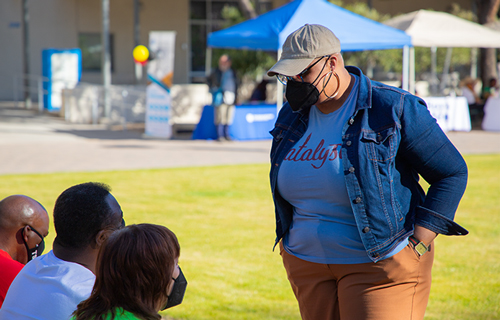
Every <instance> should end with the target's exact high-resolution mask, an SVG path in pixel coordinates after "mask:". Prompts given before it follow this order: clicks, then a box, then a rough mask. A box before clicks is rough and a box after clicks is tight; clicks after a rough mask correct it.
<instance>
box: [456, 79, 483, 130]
mask: <svg viewBox="0 0 500 320" xmlns="http://www.w3.org/2000/svg"><path fill="white" fill-rule="evenodd" d="M477 83H478V79H472V78H471V77H466V78H465V79H464V80H462V81H461V83H460V90H461V91H462V96H464V97H465V98H466V99H467V103H468V104H469V113H470V119H471V124H472V126H473V127H475V126H477V125H478V124H480V123H481V121H482V119H483V115H484V112H483V107H484V103H483V101H482V100H481V99H480V98H479V96H478V95H477V93H476V90H475V87H476V84H477Z"/></svg>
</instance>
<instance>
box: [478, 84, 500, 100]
mask: <svg viewBox="0 0 500 320" xmlns="http://www.w3.org/2000/svg"><path fill="white" fill-rule="evenodd" d="M498 89H499V86H498V83H497V79H496V78H491V79H490V81H489V82H488V85H487V86H484V87H483V97H482V98H483V100H484V101H486V100H487V99H488V98H489V97H493V98H497V97H498Z"/></svg>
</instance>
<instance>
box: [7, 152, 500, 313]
mask: <svg viewBox="0 0 500 320" xmlns="http://www.w3.org/2000/svg"><path fill="white" fill-rule="evenodd" d="M466 160H467V162H468V164H469V170H470V178H469V186H468V189H467V192H466V195H465V196H464V199H463V201H462V203H461V205H460V208H459V211H458V213H457V217H456V220H457V222H459V223H460V224H462V225H463V226H464V227H466V228H467V229H468V230H469V231H470V232H471V234H470V235H468V236H467V237H454V238H447V237H439V238H438V239H437V243H436V262H435V267H434V272H433V275H434V282H433V288H432V293H431V299H430V302H429V307H428V311H427V317H426V319H440V320H443V319H481V320H484V319H499V318H500V308H499V301H500V248H499V246H498V239H499V236H500V227H499V225H500V214H499V213H500V212H499V208H500V155H481V156H467V157H466ZM268 169H269V166H268V165H237V166H216V167H199V168H182V169H162V170H135V171H111V172H95V173H61V174H39V175H33V174H30V175H6V176H0V198H3V197H5V196H7V195H10V194H15V193H21V194H26V195H29V196H32V197H34V198H35V199H37V200H39V201H40V202H41V203H42V204H43V205H45V207H46V208H47V210H48V211H49V213H50V215H51V213H52V209H53V206H54V202H55V199H56V198H57V196H58V195H59V194H60V193H61V192H62V191H63V190H64V189H66V188H67V187H69V186H71V185H74V184H77V183H81V182H86V181H101V182H105V183H108V184H109V185H110V186H111V187H112V189H113V190H112V193H113V194H114V195H115V197H116V198H117V200H118V202H119V203H120V204H121V206H122V209H123V211H124V216H125V220H126V222H127V224H132V223H140V222H149V223H157V224H162V225H165V226H167V227H169V228H170V229H172V230H173V231H174V232H175V233H176V234H177V236H178V237H179V241H180V244H181V258H180V265H181V267H182V269H183V271H184V274H185V275H186V278H187V279H188V282H189V285H188V291H187V293H186V296H185V299H184V302H183V304H182V305H181V306H179V307H176V308H173V309H171V310H170V311H168V312H167V313H165V316H166V317H173V318H175V319H231V320H233V319H259V320H261V319H300V316H299V312H298V308H297V304H296V301H295V298H294V296H293V293H292V291H291V289H290V285H289V283H288V280H287V279H286V274H285V271H284V269H283V267H282V263H281V258H280V256H279V253H278V252H277V251H275V252H273V251H272V248H273V244H274V237H275V236H274V209H273V205H272V199H271V194H270V190H269V185H268ZM54 236H55V231H54V228H53V226H51V228H50V234H49V237H48V238H47V240H46V241H47V247H48V249H50V247H51V243H52V241H53V239H54ZM48 249H47V251H48Z"/></svg>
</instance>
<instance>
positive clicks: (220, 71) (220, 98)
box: [207, 54, 237, 140]
mask: <svg viewBox="0 0 500 320" xmlns="http://www.w3.org/2000/svg"><path fill="white" fill-rule="evenodd" d="M231 65H232V62H231V58H230V57H229V56H228V55H227V54H224V55H222V56H221V57H220V58H219V65H218V68H217V69H215V70H214V71H213V72H212V74H210V76H209V77H208V79H207V81H208V86H209V88H210V92H211V93H212V106H213V107H214V124H215V127H216V129H217V136H218V139H219V140H222V139H224V138H225V139H227V140H229V139H230V137H229V125H230V124H231V123H232V121H233V116H234V105H235V103H236V92H237V78H236V72H235V71H234V70H233V69H232V68H231Z"/></svg>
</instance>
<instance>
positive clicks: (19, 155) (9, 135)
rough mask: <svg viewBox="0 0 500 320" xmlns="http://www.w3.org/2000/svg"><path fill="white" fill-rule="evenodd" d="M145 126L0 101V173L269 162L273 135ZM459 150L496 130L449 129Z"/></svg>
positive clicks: (499, 140)
mask: <svg viewBox="0 0 500 320" xmlns="http://www.w3.org/2000/svg"><path fill="white" fill-rule="evenodd" d="M142 133H143V128H135V129H130V128H129V129H128V130H123V128H121V127H120V126H116V127H113V128H112V129H111V130H108V129H106V128H105V127H103V126H99V125H98V126H92V125H76V124H69V123H66V122H64V120H63V119H61V118H59V117H58V116H56V115H51V114H41V115H39V114H37V113H36V112H35V111H31V110H26V109H16V108H14V106H13V104H12V103H6V102H0V150H1V152H0V164H1V165H0V175H2V174H18V173H51V172H71V171H103V170H122V169H149V168H167V167H186V166H210V165H227V164H246V163H268V162H269V149H270V147H271V140H260V141H226V142H217V141H205V140H189V135H186V136H185V137H177V138H176V139H173V140H157V139H150V138H144V137H143V135H142ZM448 136H449V137H450V139H451V140H452V142H453V143H454V144H455V145H456V146H457V148H458V149H459V150H460V152H462V153H463V154H475V153H500V132H485V131H481V130H474V131H471V132H449V133H448Z"/></svg>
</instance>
